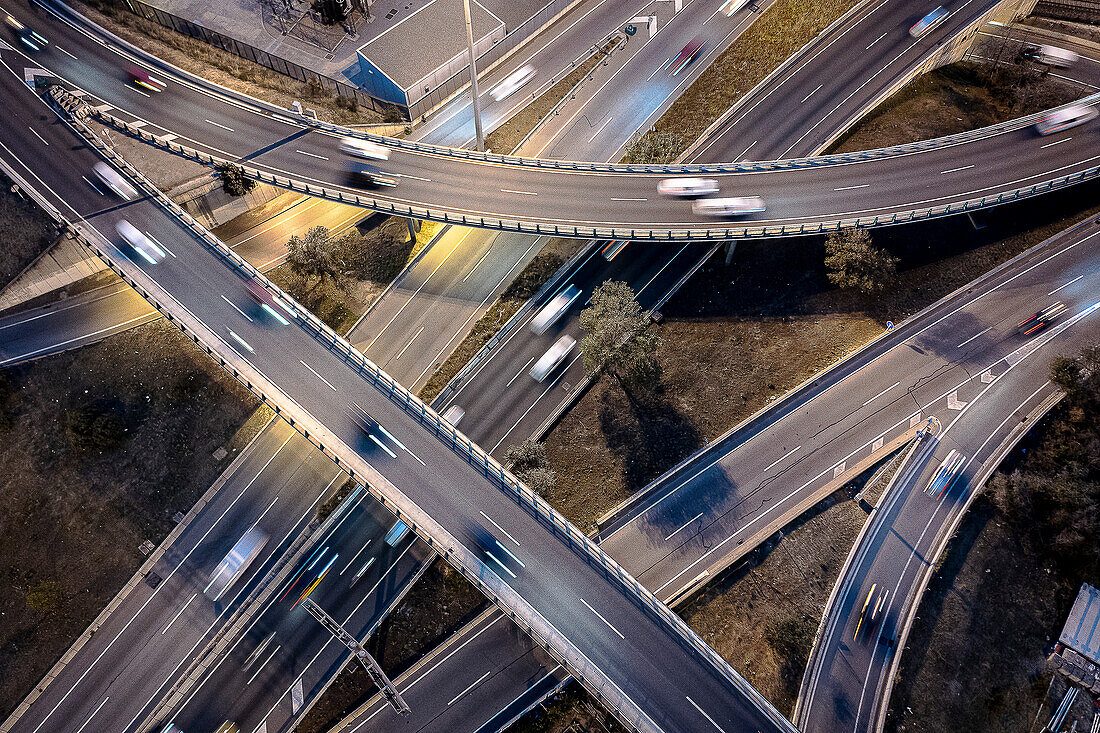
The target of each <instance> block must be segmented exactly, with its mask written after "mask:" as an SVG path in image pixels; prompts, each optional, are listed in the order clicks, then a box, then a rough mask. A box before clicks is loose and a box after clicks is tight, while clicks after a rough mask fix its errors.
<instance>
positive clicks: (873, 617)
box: [852, 583, 890, 641]
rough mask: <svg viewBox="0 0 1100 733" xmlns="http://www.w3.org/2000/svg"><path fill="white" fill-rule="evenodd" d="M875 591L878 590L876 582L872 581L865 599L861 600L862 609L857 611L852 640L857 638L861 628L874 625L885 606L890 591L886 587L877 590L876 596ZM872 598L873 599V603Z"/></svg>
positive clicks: (871, 627) (867, 629) (867, 628)
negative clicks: (857, 619) (857, 616)
mask: <svg viewBox="0 0 1100 733" xmlns="http://www.w3.org/2000/svg"><path fill="white" fill-rule="evenodd" d="M876 591H878V583H872V584H871V589H870V590H868V591H867V599H866V600H864V601H863V609H862V610H861V611H860V612H859V621H857V622H856V633H855V634H853V635H852V641H858V640H859V632H860V631H861V630H866V631H871V629H873V628H874V627H875V622H876V621H877V620H878V615H879V612H880V611H881V610H882V609H883V608H884V607H885V606H886V599H887V598H889V596H890V591H889V590H888V589H887V590H882V591H879V593H878V596H877V597H876V595H875V592H876ZM872 600H874V604H873V605H872V603H871V601H872Z"/></svg>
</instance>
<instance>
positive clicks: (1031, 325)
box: [1016, 301, 1066, 336]
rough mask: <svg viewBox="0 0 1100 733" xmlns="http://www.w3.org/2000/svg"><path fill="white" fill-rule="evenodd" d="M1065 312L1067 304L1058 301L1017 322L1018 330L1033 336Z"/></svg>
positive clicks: (1022, 333)
mask: <svg viewBox="0 0 1100 733" xmlns="http://www.w3.org/2000/svg"><path fill="white" fill-rule="evenodd" d="M1065 312H1066V304H1065V303H1063V302H1062V301H1058V302H1057V303H1053V304H1051V305H1049V306H1047V307H1046V308H1044V309H1043V310H1041V311H1039V312H1038V313H1035V314H1033V315H1030V316H1028V317H1027V318H1025V319H1024V320H1022V321H1020V322H1019V323H1017V324H1016V331H1017V332H1018V333H1019V334H1020V335H1021V336H1031V335H1033V334H1036V333H1039V332H1040V331H1042V330H1043V329H1044V328H1046V327H1047V326H1049V325H1050V324H1051V323H1052V322H1053V321H1054V319H1056V318H1058V316H1060V315H1062V314H1063V313H1065Z"/></svg>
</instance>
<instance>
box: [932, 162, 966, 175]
mask: <svg viewBox="0 0 1100 733" xmlns="http://www.w3.org/2000/svg"><path fill="white" fill-rule="evenodd" d="M973 167H974V164H973V163H971V164H970V165H963V166H959V167H958V168H948V169H947V170H945V171H940V175H941V176H942V175H943V174H944V173H958V172H959V171H968V170H970V169H971V168H973Z"/></svg>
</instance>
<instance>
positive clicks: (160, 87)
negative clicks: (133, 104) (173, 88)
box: [126, 66, 168, 92]
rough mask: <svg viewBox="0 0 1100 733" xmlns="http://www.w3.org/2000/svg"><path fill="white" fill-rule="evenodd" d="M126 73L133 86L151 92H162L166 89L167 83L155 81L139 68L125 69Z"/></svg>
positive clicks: (154, 78) (155, 79)
mask: <svg viewBox="0 0 1100 733" xmlns="http://www.w3.org/2000/svg"><path fill="white" fill-rule="evenodd" d="M126 73H127V74H129V75H130V81H131V82H132V83H133V84H134V86H139V87H142V88H143V89H148V90H149V91H151V92H163V91H164V90H165V89H167V88H168V83H167V82H164V81H161V80H160V79H157V78H156V77H154V76H152V75H151V74H150V73H149V72H148V71H146V70H145V69H143V68H141V67H140V66H131V67H129V68H128V69H126Z"/></svg>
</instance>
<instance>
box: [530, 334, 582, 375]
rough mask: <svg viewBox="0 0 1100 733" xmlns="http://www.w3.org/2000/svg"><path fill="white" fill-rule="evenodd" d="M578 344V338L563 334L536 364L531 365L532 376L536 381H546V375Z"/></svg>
mask: <svg viewBox="0 0 1100 733" xmlns="http://www.w3.org/2000/svg"><path fill="white" fill-rule="evenodd" d="M576 345H577V340H576V339H575V338H573V337H572V336H570V335H569V334H563V335H562V337H561V338H559V339H558V340H557V341H555V342H554V345H553V346H551V347H550V348H549V349H547V350H546V353H545V354H543V355H542V356H540V357H539V360H538V361H536V362H535V365H534V366H533V367H531V377H532V378H533V379H534V380H535V381H536V382H540V383H541V382H544V381H546V377H548V376H549V375H550V372H552V371H554V368H555V367H557V366H558V364H561V363H562V361H564V360H565V357H567V356H568V355H569V352H570V351H572V350H573V347H574V346H576Z"/></svg>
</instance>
